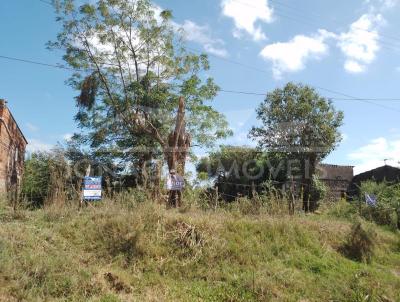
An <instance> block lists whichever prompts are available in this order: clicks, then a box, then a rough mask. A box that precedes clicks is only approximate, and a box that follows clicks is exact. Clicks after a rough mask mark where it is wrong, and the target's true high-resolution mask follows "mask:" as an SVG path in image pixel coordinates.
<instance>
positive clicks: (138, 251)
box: [0, 190, 400, 301]
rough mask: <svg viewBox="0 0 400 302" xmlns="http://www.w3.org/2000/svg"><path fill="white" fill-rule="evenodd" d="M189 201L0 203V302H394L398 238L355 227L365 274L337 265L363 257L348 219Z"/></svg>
mask: <svg viewBox="0 0 400 302" xmlns="http://www.w3.org/2000/svg"><path fill="white" fill-rule="evenodd" d="M143 194H144V195H143ZM197 194H198V193H196V191H191V190H187V192H186V194H185V198H184V200H185V205H184V206H183V207H182V208H181V209H179V210H165V207H164V205H163V204H160V203H161V201H160V203H159V202H154V201H151V200H150V198H149V197H146V193H145V192H144V193H140V192H136V190H135V191H132V192H131V193H124V194H123V195H121V196H116V197H115V198H114V199H112V200H105V201H103V202H101V203H98V204H93V206H89V207H87V208H84V209H82V210H80V211H79V210H78V206H77V202H74V203H73V204H68V203H67V204H66V205H64V206H60V205H58V206H49V207H45V208H43V209H38V210H35V211H28V210H24V209H20V210H18V211H17V212H13V210H12V208H11V207H8V206H7V204H5V203H2V204H1V206H0V300H1V301H38V300H39V301H42V300H47V301H137V300H142V301H160V300H161V301H300V300H308V301H330V300H331V301H398V300H399V299H400V296H399V291H398V288H400V277H399V275H400V242H399V235H398V233H397V231H396V232H394V231H390V230H386V229H384V228H381V227H379V226H376V225H373V224H371V223H368V222H365V221H364V222H363V227H362V229H363V230H364V228H370V227H373V228H374V230H375V231H374V232H375V233H376V236H374V237H371V240H372V241H373V243H374V245H375V249H374V253H369V252H368V251H369V249H368V248H365V249H363V252H362V255H368V257H369V260H371V261H370V263H366V262H362V261H359V260H362V259H366V258H363V257H364V256H363V257H361V258H350V257H348V254H346V255H344V254H343V249H342V248H343V246H345V245H346V244H349V243H354V244H353V247H357V246H358V247H362V246H363V243H362V242H363V240H364V235H363V231H361V230H360V229H357V230H356V229H354V228H353V229H352V225H353V223H352V220H353V218H352V217H350V219H347V218H346V217H342V218H340V219H338V218H332V216H331V210H329V211H326V212H325V211H324V212H322V213H321V214H320V215H302V214H297V215H295V216H289V215H287V214H286V213H287V204H286V203H285V202H281V203H280V201H279V200H278V199H276V200H271V199H269V198H268V197H267V196H263V197H262V198H261V197H260V199H259V201H257V202H256V201H255V200H249V199H246V198H242V199H240V200H238V201H237V202H233V203H230V204H227V205H222V206H217V207H215V205H209V206H204V201H203V200H199V199H198V198H199V197H198V195H197ZM350 206H351V205H350ZM271 208H274V209H275V211H274V212H272V211H271ZM360 231H361V232H360ZM349 234H352V235H351V236H349ZM368 238H369V237H368ZM360 243H361V244H360ZM355 250H357V249H355Z"/></svg>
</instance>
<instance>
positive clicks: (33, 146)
mask: <svg viewBox="0 0 400 302" xmlns="http://www.w3.org/2000/svg"><path fill="white" fill-rule="evenodd" d="M53 147H54V146H53V145H50V144H47V143H44V142H42V141H40V140H38V139H34V138H32V139H28V145H27V147H26V151H27V152H28V153H32V152H37V151H50V150H51V149H52V148H53Z"/></svg>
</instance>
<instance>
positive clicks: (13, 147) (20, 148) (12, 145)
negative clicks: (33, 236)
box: [0, 99, 28, 197]
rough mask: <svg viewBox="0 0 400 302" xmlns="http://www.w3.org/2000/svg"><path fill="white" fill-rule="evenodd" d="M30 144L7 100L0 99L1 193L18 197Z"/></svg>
mask: <svg viewBox="0 0 400 302" xmlns="http://www.w3.org/2000/svg"><path fill="white" fill-rule="evenodd" d="M27 144H28V142H27V140H26V139H25V137H24V135H23V134H22V131H21V129H20V128H19V127H18V124H17V122H16V121H15V119H14V117H13V115H12V114H11V112H10V110H9V109H8V108H7V102H6V101H5V100H3V99H0V194H5V193H7V194H9V196H10V197H16V196H17V195H16V194H17V192H18V190H19V188H20V185H21V180H22V175H23V171H24V157H25V149H26V145H27Z"/></svg>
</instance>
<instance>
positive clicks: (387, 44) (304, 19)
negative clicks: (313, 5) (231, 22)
mask: <svg viewBox="0 0 400 302" xmlns="http://www.w3.org/2000/svg"><path fill="white" fill-rule="evenodd" d="M235 1H236V2H237V3H239V4H242V5H244V6H248V7H252V8H254V9H258V7H256V6H254V5H251V4H249V3H247V2H242V1H240V0H235ZM271 2H274V3H276V4H277V3H280V4H281V5H283V4H282V2H279V1H278V0H271ZM283 6H286V7H289V5H288V4H284V5H283ZM291 7H292V9H293V10H296V13H297V12H298V11H299V10H298V8H295V7H294V6H291ZM274 9H275V10H278V12H277V11H275V14H276V15H278V16H280V17H282V18H285V19H289V20H291V21H295V22H297V23H301V24H305V25H308V26H311V27H318V28H319V27H320V25H318V24H316V23H313V22H310V20H309V17H308V16H305V15H304V16H302V17H300V19H299V16H295V17H293V16H288V15H285V14H282V13H281V12H282V9H281V8H277V7H274ZM283 12H284V13H286V12H285V11H283ZM297 14H298V13H297ZM298 15H299V14H298ZM300 16H301V15H300ZM322 17H323V16H321V15H319V18H322ZM327 20H328V21H329V22H330V23H332V24H333V23H335V24H339V23H338V22H337V21H333V20H329V19H327ZM339 25H341V24H339ZM353 28H354V29H356V30H360V31H364V32H368V33H371V34H373V33H374V31H371V30H368V29H365V28H362V27H358V26H353ZM380 36H381V37H377V40H378V41H380V43H381V44H383V45H384V46H385V47H383V48H385V49H388V50H391V51H396V52H398V51H400V48H399V47H400V44H399V43H393V42H389V41H385V40H384V39H383V38H382V37H386V38H389V39H391V40H395V41H398V42H400V37H394V36H390V35H387V34H383V33H380ZM393 47H395V48H393Z"/></svg>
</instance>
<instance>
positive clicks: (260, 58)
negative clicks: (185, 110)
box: [0, 0, 400, 172]
mask: <svg viewBox="0 0 400 302" xmlns="http://www.w3.org/2000/svg"><path fill="white" fill-rule="evenodd" d="M155 4H156V5H157V6H159V7H162V8H169V9H172V11H173V15H174V22H175V23H176V25H178V26H182V27H183V28H184V29H186V30H187V34H186V39H187V43H188V46H189V47H191V48H193V49H198V50H203V51H206V52H208V53H209V54H210V61H211V66H212V68H211V70H210V71H209V74H210V75H211V76H213V77H214V78H215V80H216V82H217V84H218V85H219V86H221V88H222V89H223V90H240V91H248V92H256V93H266V92H268V91H271V90H273V89H274V88H276V87H281V86H283V85H284V84H285V83H286V82H288V81H295V82H302V83H306V84H310V85H313V86H315V87H319V88H324V89H328V90H331V91H335V92H340V93H342V94H346V95H350V96H354V97H358V98H368V99H375V98H396V99H399V98H400V91H399V87H400V85H399V84H400V34H399V33H398V32H397V30H396V29H398V28H400V18H398V16H399V14H400V0H369V1H367V0H359V1H344V0H342V1H334V0H326V1H317V0H304V1H301V3H299V1H294V0H269V1H267V0H202V1H200V0H191V1H186V0H175V1H167V0H158V1H156V2H155ZM58 31H59V25H58V24H57V23H56V22H55V16H54V13H53V9H52V7H51V6H49V5H47V4H46V3H44V2H42V1H39V0H13V1H1V2H0V36H1V39H0V56H9V57H17V58H22V59H27V60H34V61H39V62H46V63H50V64H56V63H62V59H61V57H62V53H61V52H57V51H48V50H47V49H46V47H45V44H46V42H47V41H49V40H54V39H55V37H56V34H57V33H58ZM232 62H236V63H232ZM237 63H240V64H241V65H239V64H237ZM244 65H245V66H244ZM0 70H1V72H0V97H1V98H5V99H7V100H8V102H9V107H10V108H11V110H12V111H13V114H14V116H15V117H16V119H17V120H18V122H19V124H20V127H21V128H22V129H23V131H24V133H25V136H26V137H27V138H28V141H29V142H30V147H29V148H30V149H29V150H30V151H32V150H37V149H42V150H43V149H49V148H50V147H51V146H52V145H53V144H55V143H56V142H57V141H63V140H64V139H65V138H66V137H68V136H69V135H70V134H71V133H73V132H74V131H75V130H76V127H75V124H74V121H73V116H74V114H75V112H76V109H75V104H74V96H75V95H76V92H75V91H73V90H72V89H71V88H70V87H68V86H67V85H66V84H65V80H66V79H67V78H68V76H69V72H68V71H67V70H59V69H54V68H50V67H45V66H39V65H32V64H27V63H23V62H16V61H10V60H6V59H4V58H0ZM319 92H320V93H321V94H322V95H325V96H327V97H332V98H345V97H344V96H343V95H340V94H335V93H332V92H328V91H327V90H322V89H319ZM262 100H263V96H256V95H240V94H231V93H226V92H221V93H220V94H219V95H218V97H217V98H216V99H215V101H214V106H215V108H217V109H218V110H219V111H221V112H224V113H225V114H226V115H227V117H228V120H229V122H230V125H231V127H232V128H233V130H234V131H235V136H234V137H232V138H230V139H228V140H227V141H225V142H223V143H226V144H235V145H242V144H252V142H251V141H249V140H248V139H247V137H246V135H247V133H248V130H249V128H250V127H251V126H252V125H254V124H256V123H257V122H256V119H255V108H256V107H257V106H258V105H259V104H260V103H261V102H262ZM371 102H372V103H371ZM334 104H335V106H336V107H337V108H338V109H341V110H343V111H344V113H345V124H344V126H343V127H342V129H341V131H342V133H343V136H344V140H343V141H342V143H341V144H340V146H339V147H338V149H337V150H335V151H334V152H333V153H332V154H331V155H330V156H329V157H328V158H327V159H326V160H325V162H328V163H335V164H349V165H355V166H356V172H361V171H364V170H367V169H369V168H372V167H375V166H379V165H382V164H383V160H384V159H390V161H389V162H388V163H390V164H392V165H398V162H399V161H400V125H399V114H400V101H382V100H374V101H355V100H334Z"/></svg>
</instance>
